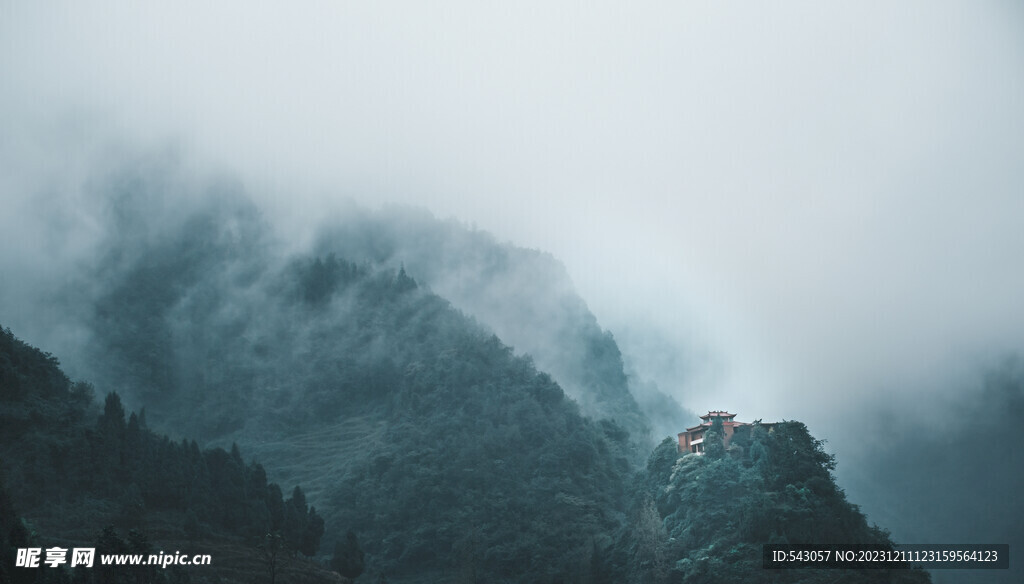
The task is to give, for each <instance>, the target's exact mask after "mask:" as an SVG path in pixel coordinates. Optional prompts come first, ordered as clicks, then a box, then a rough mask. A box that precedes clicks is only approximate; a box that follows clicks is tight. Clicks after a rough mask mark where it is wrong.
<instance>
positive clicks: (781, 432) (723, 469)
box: [614, 421, 931, 584]
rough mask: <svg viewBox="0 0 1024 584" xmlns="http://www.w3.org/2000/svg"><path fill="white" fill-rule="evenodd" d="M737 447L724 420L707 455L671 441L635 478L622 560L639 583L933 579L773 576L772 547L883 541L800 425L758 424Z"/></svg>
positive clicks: (890, 574)
mask: <svg viewBox="0 0 1024 584" xmlns="http://www.w3.org/2000/svg"><path fill="white" fill-rule="evenodd" d="M742 430H743V431H742V432H737V434H736V435H735V436H734V438H733V439H732V441H731V442H730V443H729V446H728V449H727V448H725V447H724V446H723V441H722V437H723V433H722V431H721V424H720V422H719V423H718V424H717V425H713V426H712V429H711V430H709V431H708V433H707V434H706V435H705V441H704V443H705V448H706V450H705V454H704V455H703V456H701V455H694V454H680V453H679V451H678V445H677V443H676V441H675V440H672V439H669V438H666V439H665V441H663V442H662V443H661V444H660V445H659V446H658V447H657V448H656V449H655V450H654V452H653V453H651V456H650V459H649V460H648V463H647V467H646V469H645V470H644V471H642V472H641V473H639V474H638V475H637V477H636V479H635V483H634V489H633V495H634V499H633V502H632V506H631V513H630V514H631V523H630V527H629V528H628V529H626V530H623V531H622V532H621V533H620V539H619V541H618V542H617V544H616V546H615V552H614V553H615V557H616V559H615V563H616V565H620V566H623V575H624V576H625V578H626V579H627V581H629V582H633V583H637V584H661V583H667V582H672V583H678V584H715V583H722V584H739V583H747V582H749V583H769V582H771V583H789V582H794V583H795V582H800V583H804V584H811V583H818V582H820V583H822V584H825V583H832V582H858V583H878V584H883V583H884V584H889V583H907V584H911V583H926V582H930V581H931V580H930V577H929V575H928V573H927V572H923V571H920V570H906V569H894V570H871V569H869V570H840V569H825V570H806V569H803V570H802V569H787V570H765V569H763V568H762V556H761V551H762V545H763V544H766V543H778V544H802V543H816V544H834V545H847V544H876V545H885V546H891V545H892V541H891V539H890V537H889V535H888V533H887V532H886V531H885V530H883V529H881V528H879V527H878V526H875V525H869V524H868V522H867V519H866V517H865V516H864V515H863V514H862V513H860V511H859V509H858V508H857V506H856V505H852V504H850V503H849V502H848V501H847V500H846V496H845V494H844V493H843V491H842V489H840V488H838V487H837V486H836V483H835V480H834V477H833V476H832V470H833V469H834V468H835V464H836V461H835V458H834V457H833V456H832V455H829V454H827V453H826V452H825V451H824V449H823V442H821V441H820V440H817V439H815V438H814V437H813V436H811V435H810V433H809V432H808V431H807V427H806V426H805V425H804V424H802V423H800V422H796V421H787V422H781V423H774V424H761V423H760V422H755V423H754V425H753V426H748V427H746V428H743V429H742Z"/></svg>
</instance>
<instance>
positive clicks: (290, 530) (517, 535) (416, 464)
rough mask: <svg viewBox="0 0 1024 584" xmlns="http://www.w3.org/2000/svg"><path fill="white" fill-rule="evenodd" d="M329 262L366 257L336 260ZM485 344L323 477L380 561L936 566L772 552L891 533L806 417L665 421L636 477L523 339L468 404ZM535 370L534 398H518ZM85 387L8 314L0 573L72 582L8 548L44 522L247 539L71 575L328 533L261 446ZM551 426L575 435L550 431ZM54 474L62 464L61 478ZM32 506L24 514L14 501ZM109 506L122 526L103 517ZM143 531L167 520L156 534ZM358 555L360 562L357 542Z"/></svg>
mask: <svg viewBox="0 0 1024 584" xmlns="http://www.w3.org/2000/svg"><path fill="white" fill-rule="evenodd" d="M313 265H314V266H315V265H316V262H314V264H313ZM321 265H322V266H323V267H325V268H326V267H327V266H331V265H335V266H338V269H339V270H346V269H347V270H352V271H353V272H358V269H356V268H355V267H354V266H351V265H349V266H347V267H346V268H341V267H340V266H341V264H338V263H337V262H336V260H333V259H331V260H328V261H327V262H321ZM318 269H319V268H318ZM400 277H401V272H399V275H398V276H397V277H396V280H397V279H398V278H400ZM311 281H312V280H311ZM408 285H412V282H411V281H410V282H409V283H407V286H408ZM411 289H412V288H407V289H406V291H409V290H411ZM307 290H308V289H307ZM315 298H316V295H315V294H314V295H311V296H309V297H307V300H315ZM473 345H474V347H475V348H474V347H470V346H466V347H463V348H462V351H461V352H460V353H459V355H460V357H459V359H457V360H455V359H451V360H448V361H447V362H446V363H445V365H444V367H441V368H438V369H435V370H433V371H419V372H417V373H416V375H417V376H423V377H419V378H418V380H416V381H414V382H412V383H411V384H410V385H409V386H408V387H407V389H408V390H412V391H411V393H410V394H409V396H408V397H407V399H417V398H415V397H413V396H414V395H416V394H419V396H420V399H419V401H417V402H416V409H418V410H421V411H422V412H423V414H421V415H420V416H419V424H414V423H411V422H412V420H411V419H410V417H411V416H410V414H409V412H406V414H405V416H404V419H405V421H399V422H395V423H394V425H395V427H389V428H387V429H386V430H385V433H386V434H387V435H388V436H393V437H394V441H395V444H393V445H392V446H390V447H378V448H376V449H374V450H373V453H374V456H373V457H372V458H371V457H363V458H362V459H361V460H357V461H356V463H355V464H352V465H350V469H351V471H350V472H348V473H347V474H345V475H344V476H343V478H342V481H341V483H340V484H338V485H336V488H334V489H331V490H328V491H326V492H328V493H331V500H330V501H329V504H328V505H327V506H328V507H329V508H333V511H331V512H330V513H329V518H328V519H327V521H326V523H327V524H328V526H329V527H328V529H329V530H330V529H331V526H332V525H333V526H336V525H347V526H356V527H358V528H359V529H360V530H361V533H362V538H361V539H363V540H364V541H365V542H366V548H367V549H368V550H369V551H370V553H369V554H367V557H366V565H369V566H372V568H371V569H370V570H367V572H366V573H367V574H368V575H371V574H375V575H376V576H373V577H378V576H379V577H382V576H384V575H385V574H387V576H388V580H389V581H393V582H427V581H430V582H437V581H441V582H457V583H461V582H482V581H484V582H493V581H498V582H527V581H529V582H578V583H589V584H593V583H602V582H608V583H611V582H628V583H636V584H647V583H652V584H660V583H668V582H675V583H683V584H689V583H696V582H712V583H713V582H723V583H725V582H729V583H737V582H833V581H836V578H840V577H841V578H842V581H844V582H851V583H861V582H863V583H875V582H877V583H882V582H906V583H924V582H928V581H929V579H928V576H927V574H925V573H923V572H916V571H878V570H866V571H845V572H839V571H835V570H824V571H812V570H788V571H772V572H766V571H764V570H763V569H762V568H761V567H760V561H761V551H760V545H761V544H762V543H766V542H775V543H784V542H788V543H800V542H816V543H829V542H832V543H844V544H846V543H883V544H888V543H891V542H890V540H889V537H888V535H887V534H886V533H885V532H884V531H882V530H880V529H879V528H877V527H869V526H868V524H867V522H866V520H865V518H864V517H863V515H861V514H860V513H859V512H858V511H857V508H856V507H855V506H853V505H850V504H849V503H848V502H846V500H845V497H844V496H843V493H842V491H841V490H839V489H838V488H837V487H836V485H835V483H834V481H833V478H832V475H831V470H832V469H833V468H834V465H835V461H834V459H833V457H832V456H831V455H828V454H826V453H825V452H824V450H823V449H822V443H821V442H820V441H818V440H815V439H814V438H813V437H812V436H810V434H809V433H808V432H807V429H806V427H805V426H804V425H803V424H800V423H798V422H783V423H777V424H770V425H760V424H757V423H755V425H754V426H753V427H752V428H751V429H750V431H749V432H745V433H738V434H737V435H736V436H734V438H733V440H732V442H731V443H730V445H729V448H728V449H726V448H724V447H723V446H722V445H721V443H718V447H716V446H715V444H716V442H715V438H714V436H713V432H709V433H708V436H706V442H707V444H708V446H707V451H706V452H707V453H706V455H704V456H697V455H689V454H687V455H682V454H680V453H679V452H678V450H677V446H676V444H675V442H674V441H673V440H671V439H666V440H665V441H664V442H663V443H662V444H661V445H660V446H659V447H658V448H656V449H655V451H654V452H653V453H652V454H651V456H650V458H649V460H648V464H647V466H646V468H645V469H644V470H642V471H641V472H639V473H637V474H636V475H635V476H634V477H633V478H632V479H631V480H630V479H629V475H630V471H629V466H628V465H627V464H625V462H624V461H622V462H621V463H620V464H619V465H618V466H616V465H609V463H608V462H607V460H608V459H609V455H610V454H613V453H614V452H615V450H616V448H622V447H623V444H622V442H623V441H624V440H625V433H624V431H622V430H621V429H617V428H616V427H615V426H614V424H612V423H611V422H602V423H600V424H597V425H596V426H594V425H593V423H591V422H588V421H587V420H586V419H585V418H580V417H578V416H576V417H571V416H570V417H569V418H565V417H564V415H563V414H560V413H559V412H564V409H563V408H564V407H566V406H570V413H571V410H572V408H571V406H572V403H571V402H568V401H566V400H564V398H563V397H562V396H561V394H560V391H559V390H558V388H557V386H556V385H554V384H553V383H552V382H551V381H550V380H549V379H547V378H546V376H544V375H543V374H538V373H536V372H535V371H533V370H532V367H531V366H530V364H529V362H528V361H526V360H524V359H522V358H514V359H513V360H512V361H511V362H510V363H509V365H510V368H509V369H506V370H505V373H506V376H507V382H506V384H505V385H504V386H489V387H488V388H487V389H488V390H489V395H490V396H491V399H498V400H499V402H498V403H496V404H494V407H493V408H492V409H493V410H494V411H486V412H483V411H476V410H474V409H473V408H474V407H475V406H484V407H486V404H481V403H479V402H478V400H474V399H473V398H472V394H474V393H476V394H479V393H480V391H479V390H480V389H481V388H480V387H479V386H477V385H474V380H475V379H481V378H482V379H487V375H486V373H485V371H486V369H488V368H491V367H494V366H495V365H499V366H500V363H501V362H502V361H503V360H504V359H506V358H508V356H509V353H510V351H509V349H508V348H505V347H503V346H501V345H500V343H498V342H497V340H496V339H495V338H494V337H490V338H489V339H488V338H486V337H480V338H477V339H476V342H475V343H473ZM481 375H482V376H483V377H481ZM446 380H447V381H459V380H461V381H463V382H464V383H452V384H448V383H445V381H446ZM438 383H440V385H438ZM522 388H527V389H528V390H529V393H530V395H531V396H532V397H531V398H530V399H529V400H526V401H524V400H523V399H521V396H522V395H523V394H522V392H521V391H519V390H520V389H522ZM434 393H436V394H437V395H431V394H434ZM91 395H92V389H91V387H90V386H88V385H86V384H83V383H71V382H70V381H69V380H68V379H67V377H66V376H64V374H63V373H62V372H61V371H60V369H59V368H58V367H57V363H56V360H55V359H54V358H53V357H52V356H50V355H48V354H44V353H42V352H40V351H38V350H36V349H34V348H32V347H29V346H27V345H25V344H24V343H22V342H21V341H19V340H17V339H16V338H15V337H14V336H13V334H12V333H11V332H10V331H9V330H3V329H0V401H2V405H3V407H2V408H0V415H2V417H3V418H2V422H3V424H0V428H2V429H3V431H2V432H0V456H2V460H3V468H2V471H3V473H4V475H5V476H4V477H3V478H4V480H3V481H2V482H3V483H5V484H6V485H7V487H8V488H7V489H3V490H0V527H2V528H3V529H2V533H0V552H2V554H3V557H2V558H0V579H2V581H4V582H7V581H10V582H51V581H52V582H58V581H63V580H61V579H60V578H61V576H59V575H58V573H57V572H54V571H40V570H36V571H32V570H28V569H24V568H15V567H14V566H13V563H12V559H13V554H14V549H15V548H17V547H27V546H32V545H46V544H45V543H44V542H48V541H59V542H61V543H62V544H65V545H67V544H68V543H69V542H72V543H78V542H81V543H82V544H83V545H95V546H96V547H97V549H98V550H99V552H100V553H102V552H103V551H107V552H111V553H150V552H152V551H154V550H155V549H156V546H157V545H159V541H164V540H167V539H168V538H170V539H171V540H172V541H174V540H177V541H178V542H179V543H180V540H182V539H185V538H187V539H188V540H189V541H192V542H194V543H192V544H189V545H190V546H195V547H190V549H195V550H196V551H197V552H203V551H206V552H209V551H211V550H212V551H219V552H222V553H225V552H227V551H229V550H230V551H231V552H233V553H237V550H238V549H239V547H238V546H239V545H240V544H236V545H235V546H234V547H231V548H227V547H223V546H220V545H218V544H216V542H217V541H218V539H217V537H220V538H221V539H223V538H225V537H236V538H240V539H239V540H238V541H245V542H248V543H246V544H245V545H246V546H248V548H249V552H248V556H247V557H243V558H241V559H239V558H234V563H235V564H236V566H234V567H232V569H230V570H228V571H226V572H225V571H224V570H223V568H222V567H218V569H217V570H216V571H205V572H204V571H203V570H202V569H199V568H192V569H190V570H189V571H188V574H189V576H188V579H186V580H174V578H181V577H182V576H181V575H180V574H179V573H177V572H156V571H154V570H143V569H134V568H124V569H95V570H92V571H86V570H83V569H79V570H78V571H77V572H76V573H75V576H74V577H75V581H76V582H84V583H88V582H93V581H95V582H101V581H102V582H121V581H125V582H133V581H137V580H138V579H139V578H143V579H146V578H148V579H149V581H154V582H161V581H164V579H167V578H171V580H168V581H193V582H205V581H221V582H243V581H244V582H248V581H252V578H254V577H255V578H256V581H261V580H262V581H269V576H268V575H267V573H266V568H265V566H264V561H265V560H264V559H263V558H262V557H261V556H260V554H259V553H257V552H256V549H257V548H256V545H254V544H256V542H259V541H260V539H261V538H260V534H262V533H263V532H264V531H268V530H272V531H277V532H279V533H281V534H283V535H284V537H285V540H286V541H288V542H290V543H289V545H291V546H294V549H295V550H296V552H301V553H303V554H308V555H312V554H314V553H315V552H316V546H317V543H318V540H319V539H320V534H322V533H323V530H324V524H325V522H324V521H323V520H322V519H320V516H319V515H318V512H317V511H316V510H315V509H314V508H312V507H308V506H307V504H306V497H305V495H304V494H303V492H302V490H301V489H299V488H296V489H294V491H293V492H292V496H291V497H290V498H288V499H287V500H284V499H283V497H282V495H281V490H280V489H279V488H277V486H276V485H274V484H268V483H267V479H266V473H265V472H264V470H263V467H262V466H261V465H259V464H256V463H250V464H249V465H246V464H244V463H243V462H242V459H241V453H240V452H239V449H238V448H237V447H233V448H232V450H231V452H230V453H228V452H227V451H224V450H221V449H213V450H207V451H200V450H199V448H198V446H197V445H196V443H195V442H191V443H190V442H187V441H186V442H182V443H180V444H176V443H174V442H171V441H169V440H168V439H167V438H166V437H160V436H157V435H156V434H154V433H152V432H151V431H149V430H148V429H146V427H145V421H144V417H145V416H144V415H143V416H140V415H137V414H131V415H130V416H128V418H127V420H126V418H125V412H124V409H123V407H122V406H121V404H120V400H119V399H118V397H117V395H116V394H109V395H108V396H107V398H106V400H105V403H104V407H103V410H102V413H99V409H98V408H97V407H96V405H95V404H94V403H93V402H92V398H91ZM453 397H461V398H463V400H464V401H465V402H466V403H467V404H475V406H473V405H470V406H468V410H469V411H452V410H451V409H450V408H448V407H447V405H446V403H447V402H448V401H449V400H450V399H451V398H453ZM559 404H562V405H559ZM496 412H500V413H496ZM544 412H547V414H545V413H544ZM97 414H98V415H97ZM92 416H96V417H95V419H96V422H95V424H92V423H91V422H90V421H89V420H90V419H91V418H92ZM495 416H497V417H504V418H505V420H506V421H505V424H504V425H501V426H498V427H496V428H489V427H488V424H487V423H486V421H487V420H488V419H493V418H494V417H495ZM443 418H454V419H455V420H454V424H453V425H452V426H450V427H452V428H458V427H464V428H465V432H464V433H463V434H460V435H456V436H446V437H444V439H443V440H441V441H438V440H437V437H436V436H432V435H431V433H430V432H428V431H425V430H424V429H423V428H438V427H441V426H443V425H444V424H446V423H447V422H445V421H442V419H443ZM524 420H525V421H527V422H531V423H536V422H544V421H545V420H549V425H548V426H546V427H544V428H542V429H544V430H547V431H548V432H553V433H560V434H561V435H560V436H555V437H551V436H545V435H543V434H541V435H535V436H533V437H530V436H528V435H527V434H526V433H524V432H523V428H522V427H521V426H520V424H521V423H523V421H524ZM574 420H575V421H574ZM595 431H596V432H597V433H598V435H600V436H601V437H600V438H597V440H596V442H594V443H593V446H596V449H592V448H591V447H589V446H588V443H587V440H595V434H594V432H595ZM402 436H406V437H405V438H402ZM473 440H475V441H476V444H475V445H471V444H470V442H471V441H473ZM545 442H555V443H557V444H559V445H560V446H563V447H565V446H567V447H568V449H567V450H553V449H551V448H550V447H548V446H546V445H545ZM349 454H350V455H351V453H349ZM612 458H614V457H612ZM322 471H323V469H321V472H322ZM181 473H184V474H181ZM57 474H59V475H60V477H61V480H60V481H55V480H53V479H54V476H55V475H57ZM179 474H181V477H180V478H179ZM182 479H185V480H182ZM197 479H198V482H197ZM0 486H2V485H0ZM7 490H10V492H11V494H12V496H11V497H10V498H8V496H7ZM12 500H13V502H14V503H15V505H12ZM322 500H323V496H321V497H320V498H318V499H317V501H318V502H319V501H322ZM25 511H27V513H26V516H27V517H29V518H30V519H31V524H30V525H31V527H27V524H26V523H24V522H23V521H22V520H21V519H20V518H19V517H18V513H19V512H25ZM200 518H202V519H201V520H200ZM103 524H110V525H111V527H108V528H106V529H104V530H102V533H99V527H98V526H100V525H103ZM114 526H116V529H115V527H114ZM35 531H38V534H36V533H35ZM147 531H149V532H156V533H158V534H159V535H162V538H161V539H160V540H159V541H156V542H153V541H150V540H149V538H148V537H147V536H146V533H147ZM169 532H170V533H176V534H177V535H170V536H169V535H167V534H168V533H169ZM211 533H220V534H222V535H220V536H215V535H211ZM121 534H124V535H121ZM232 534H234V535H232ZM349 537H350V541H352V538H353V537H354V536H352V535H350V536H349ZM204 546H205V548H204ZM336 548H339V546H336ZM328 549H329V548H328ZM339 549H344V545H341V546H340V548H339ZM337 555H338V552H337V549H336V557H337ZM321 558H324V556H321ZM240 561H241V562H242V564H243V565H242V567H238V566H237V564H238V563H239V562H240ZM321 561H326V560H325V558H324V559H322V560H321ZM333 565H338V564H337V563H335V564H333ZM358 565H359V571H362V569H363V565H364V564H363V559H362V556H361V555H360V556H359V561H358ZM211 570H212V569H211ZM296 570H298V571H296ZM321 572H322V573H318V572H316V569H315V568H314V567H301V569H299V568H294V567H293V568H291V571H290V572H288V573H289V574H290V576H289V578H290V579H294V580H295V581H302V582H314V581H333V580H332V577H331V576H330V572H328V571H326V570H323V569H322V570H321ZM175 574H177V575H175ZM318 574H319V575H318ZM210 578H214V580H210ZM333 578H336V576H334V577H333Z"/></svg>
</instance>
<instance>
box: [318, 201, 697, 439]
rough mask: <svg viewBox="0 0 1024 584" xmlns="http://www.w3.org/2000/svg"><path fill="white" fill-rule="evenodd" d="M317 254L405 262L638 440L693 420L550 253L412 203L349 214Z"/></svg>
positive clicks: (588, 410)
mask: <svg viewBox="0 0 1024 584" xmlns="http://www.w3.org/2000/svg"><path fill="white" fill-rule="evenodd" d="M314 249H315V250H316V251H317V252H318V253H329V252H330V251H332V250H338V249H342V250H345V253H346V255H347V256H348V257H350V258H352V259H355V260H358V261H363V260H366V261H370V262H373V263H376V264H383V265H392V266H397V265H400V264H403V263H404V264H405V266H406V269H407V270H408V271H409V273H410V274H411V275H413V276H414V277H415V278H416V279H417V280H418V281H420V282H422V283H424V284H425V285H427V286H429V287H430V288H431V289H432V290H433V291H434V292H436V293H437V294H439V295H440V296H442V297H444V298H446V299H447V300H449V301H451V302H452V303H453V304H454V305H455V306H456V307H458V308H459V309H460V310H462V311H464V312H466V313H467V314H469V315H471V316H473V317H474V318H476V319H477V320H479V321H480V322H481V323H483V324H484V325H485V326H487V327H489V328H491V329H492V330H493V331H494V332H495V333H496V334H497V335H498V337H499V338H501V339H502V340H503V341H504V342H506V343H508V344H509V345H511V346H512V347H513V348H514V349H515V350H516V351H517V352H524V353H527V354H529V355H531V356H532V357H533V359H534V361H535V362H536V364H537V367H538V368H539V369H541V370H542V371H546V372H548V373H550V374H551V376H552V377H553V378H554V379H555V380H556V381H557V382H558V384H559V385H560V386H561V387H562V388H563V389H564V390H565V392H566V394H567V395H569V396H570V397H571V398H573V399H574V400H576V401H577V402H578V403H579V404H580V408H581V409H582V411H583V413H584V414H586V415H589V416H592V417H594V418H598V419H600V418H610V419H613V420H615V421H616V422H617V423H619V424H620V425H622V426H623V427H625V428H626V429H628V430H629V431H630V432H631V433H633V434H634V435H636V436H637V437H644V436H645V435H647V434H648V433H650V431H651V419H652V418H657V419H659V420H661V419H664V418H666V417H672V418H675V419H677V420H678V419H681V418H683V417H686V412H684V410H683V409H682V408H681V407H680V406H679V405H678V404H677V403H676V402H675V401H674V400H673V399H672V398H670V397H668V396H667V395H665V394H664V393H662V392H661V391H660V390H658V388H657V387H656V386H654V385H653V384H652V383H649V382H648V383H643V382H641V381H640V380H639V379H637V378H636V377H635V376H634V377H633V378H629V377H627V375H626V368H625V367H624V365H623V356H622V354H621V352H620V350H619V347H618V345H617V344H616V343H615V340H614V338H613V337H612V335H611V333H610V332H609V331H607V330H604V329H602V328H601V326H600V325H599V324H598V322H597V319H596V318H595V317H594V315H593V314H592V313H591V312H590V310H589V309H588V307H587V304H586V302H585V301H584V300H583V299H582V298H581V297H580V296H579V294H578V293H577V292H576V290H575V288H574V286H573V284H572V282H571V280H570V278H569V275H568V273H567V272H566V270H565V266H563V265H562V264H561V262H559V261H558V260H556V259H555V258H554V257H553V256H551V255H550V254H548V253H544V252H541V251H538V250H532V249H524V248H521V247H516V246H514V245H512V244H510V243H499V242H498V241H497V240H495V238H494V237H493V236H492V235H491V234H489V233H487V232H485V231H480V230H477V229H475V228H473V227H471V226H467V225H463V224H461V223H459V222H457V221H455V220H446V221H445V220H439V219H437V218H435V217H434V216H432V215H431V214H430V213H429V212H427V211H425V210H421V209H411V208H403V207H386V208H384V209H381V210H378V211H373V212H371V211H366V210H361V209H350V210H349V212H348V213H347V214H346V215H345V216H344V219H342V220H340V221H337V222H335V223H332V224H328V225H327V226H325V228H324V229H323V230H322V231H321V233H320V234H319V236H318V237H317V241H316V244H315V246H314ZM690 417H692V416H690ZM659 427H662V428H663V427H665V426H663V425H660V426H659Z"/></svg>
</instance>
